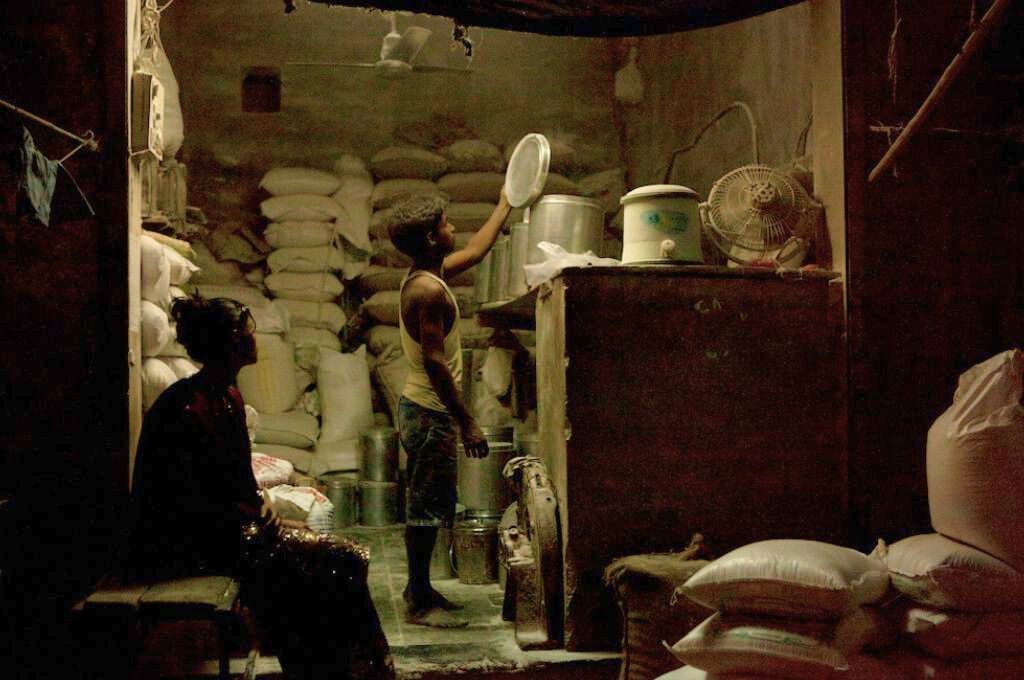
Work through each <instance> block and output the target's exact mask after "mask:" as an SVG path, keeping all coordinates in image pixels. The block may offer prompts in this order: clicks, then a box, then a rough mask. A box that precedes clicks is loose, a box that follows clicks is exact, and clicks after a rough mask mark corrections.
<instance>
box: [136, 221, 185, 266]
mask: <svg viewBox="0 0 1024 680" xmlns="http://www.w3.org/2000/svg"><path fill="white" fill-rule="evenodd" d="M142 233H143V234H144V235H145V236H148V237H150V238H151V239H153V240H154V241H156V242H157V243H159V244H160V245H162V246H167V247H168V248H170V249H171V250H173V251H174V252H176V253H178V254H179V255H181V256H182V257H184V258H185V259H186V260H188V261H190V262H195V259H196V251H195V250H193V248H192V244H191V243H189V242H188V241H183V240H181V239H180V238H174V237H173V236H167V235H166V234H161V233H160V232H158V231H150V230H149V229H143V230H142Z"/></svg>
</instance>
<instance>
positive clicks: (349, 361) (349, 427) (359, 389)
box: [316, 347, 373, 442]
mask: <svg viewBox="0 0 1024 680" xmlns="http://www.w3.org/2000/svg"><path fill="white" fill-rule="evenodd" d="M316 382H317V386H318V388H319V390H320V404H321V408H322V410H323V429H322V430H321V433H320V439H321V440H322V441H327V442H332V441H340V440H346V439H354V438H358V437H359V434H360V433H361V432H362V431H363V430H365V429H366V428H368V427H370V426H371V425H373V407H372V397H371V395H370V373H369V369H368V368H367V365H366V348H365V347H360V348H359V349H358V350H357V351H355V352H351V353H349V354H342V353H340V352H334V351H331V350H327V349H321V350H320V365H319V366H318V367H317V381H316Z"/></svg>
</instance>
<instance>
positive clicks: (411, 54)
mask: <svg viewBox="0 0 1024 680" xmlns="http://www.w3.org/2000/svg"><path fill="white" fill-rule="evenodd" d="M432 33H433V31H431V30H430V29H428V28H423V27H422V26H410V27H409V28H407V29H405V31H403V32H402V39H401V40H399V41H398V44H397V45H395V46H394V48H393V49H391V50H390V52H389V53H388V56H387V58H388V59H398V60H399V61H404V62H407V63H410V64H411V63H412V61H413V59H415V58H416V55H417V54H419V53H420V50H421V49H423V45H424V43H426V42H427V39H428V38H429V37H430V36H431V34H432Z"/></svg>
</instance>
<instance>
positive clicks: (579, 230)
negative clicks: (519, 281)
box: [526, 194, 604, 264]
mask: <svg viewBox="0 0 1024 680" xmlns="http://www.w3.org/2000/svg"><path fill="white" fill-rule="evenodd" d="M541 241H549V242H551V243H555V244H557V245H560V246H562V247H563V248H565V250H567V251H568V252H570V253H585V252H586V251H588V250H591V251H593V252H595V253H598V252H600V251H601V244H602V243H603V242H604V210H602V209H601V204H600V203H598V202H597V201H595V200H593V199H590V198H583V197H581V196H565V195H563V194H549V195H547V196H544V197H542V198H541V199H540V200H539V201H537V202H536V203H534V204H533V206H531V207H530V247H529V251H528V253H527V256H526V259H527V262H528V263H530V264H534V263H537V262H544V261H545V260H546V259H547V256H546V255H545V254H544V251H542V250H541V249H540V248H538V247H537V244H538V243H540V242H541Z"/></svg>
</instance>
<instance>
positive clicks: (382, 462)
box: [359, 426, 398, 482]
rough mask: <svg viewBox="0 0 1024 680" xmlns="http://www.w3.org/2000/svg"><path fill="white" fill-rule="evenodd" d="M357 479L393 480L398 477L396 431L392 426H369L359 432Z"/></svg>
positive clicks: (368, 480)
mask: <svg viewBox="0 0 1024 680" xmlns="http://www.w3.org/2000/svg"><path fill="white" fill-rule="evenodd" d="M359 438H360V440H361V443H362V451H361V452H360V456H359V479H361V480H363V481H367V482H394V481H396V480H397V479H398V431H397V430H395V428H393V427H386V426H384V427H380V426H379V427H371V428H368V429H366V430H363V432H362V433H361V434H360V437H359Z"/></svg>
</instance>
